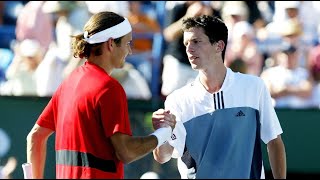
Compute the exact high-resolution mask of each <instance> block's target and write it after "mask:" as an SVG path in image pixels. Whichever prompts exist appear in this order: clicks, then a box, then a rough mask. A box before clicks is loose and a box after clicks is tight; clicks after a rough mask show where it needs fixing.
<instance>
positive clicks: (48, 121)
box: [37, 61, 132, 179]
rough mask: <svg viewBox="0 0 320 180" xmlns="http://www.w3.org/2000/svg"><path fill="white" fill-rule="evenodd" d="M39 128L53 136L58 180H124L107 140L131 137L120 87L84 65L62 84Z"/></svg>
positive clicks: (123, 94)
mask: <svg viewBox="0 0 320 180" xmlns="http://www.w3.org/2000/svg"><path fill="white" fill-rule="evenodd" d="M37 124H38V125H39V126H41V127H46V128H49V129H52V130H54V131H55V133H56V136H55V150H56V178H58V179H60V178H63V179H71V178H76V179H79V178H86V179H92V178H114V179H123V178H124V167H123V163H122V162H121V161H119V160H118V159H117V158H116V155H115V151H114V148H113V146H112V143H111V140H110V137H111V136H112V135H113V134H115V133H117V132H119V133H123V134H127V135H130V136H132V131H131V127H130V121H129V116H128V104H127V98H126V94H125V91H124V89H123V87H122V86H121V85H120V84H119V82H118V81H116V80H115V79H114V78H112V77H110V76H109V75H108V74H107V73H106V72H105V71H104V70H103V69H102V68H100V67H99V66H97V65H95V64H93V63H90V62H88V61H87V62H85V64H84V65H82V66H80V67H78V68H77V69H75V70H74V71H73V72H72V73H71V74H70V76H69V77H68V78H67V79H66V80H65V81H64V82H62V83H61V85H60V86H59V88H58V89H57V91H56V92H55V93H54V95H53V96H52V98H51V100H50V101H49V103H48V105H47V106H46V107H45V109H44V111H43V112H42V113H41V115H40V116H39V118H38V120H37Z"/></svg>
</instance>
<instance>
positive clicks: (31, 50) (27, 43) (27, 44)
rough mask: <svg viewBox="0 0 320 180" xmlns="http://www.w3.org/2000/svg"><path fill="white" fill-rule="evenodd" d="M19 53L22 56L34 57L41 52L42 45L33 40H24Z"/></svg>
mask: <svg viewBox="0 0 320 180" xmlns="http://www.w3.org/2000/svg"><path fill="white" fill-rule="evenodd" d="M19 52H20V55H21V56H25V57H34V56H36V55H37V54H38V53H39V52H41V46H40V43H39V42H38V41H37V40H32V39H26V40H23V41H22V42H21V43H20V45H19Z"/></svg>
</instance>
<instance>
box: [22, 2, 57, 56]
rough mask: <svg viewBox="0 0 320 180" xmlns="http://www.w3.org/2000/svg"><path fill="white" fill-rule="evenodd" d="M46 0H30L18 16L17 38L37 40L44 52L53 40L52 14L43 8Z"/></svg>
mask: <svg viewBox="0 0 320 180" xmlns="http://www.w3.org/2000/svg"><path fill="white" fill-rule="evenodd" d="M44 3H45V1H29V2H28V3H27V4H26V5H25V6H24V7H23V9H22V10H21V12H20V13H19V15H18V17H17V23H16V38H17V41H18V42H21V41H23V40H25V39H34V40H37V41H38V42H39V43H40V45H41V47H42V48H43V49H44V53H45V52H46V51H47V50H48V48H49V45H50V43H51V42H52V41H53V22H52V19H51V16H50V15H49V14H47V13H45V12H44V11H43V9H42V7H43V5H44Z"/></svg>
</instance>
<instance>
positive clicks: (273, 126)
mask: <svg viewBox="0 0 320 180" xmlns="http://www.w3.org/2000/svg"><path fill="white" fill-rule="evenodd" d="M261 84H262V88H261V95H260V100H259V109H260V122H261V139H262V141H263V142H264V143H265V144H267V143H268V142H269V141H271V140H273V139H275V138H277V136H278V135H279V134H281V133H282V132H283V131H282V128H281V126H280V122H279V119H278V116H277V114H276V112H275V109H274V107H273V105H272V98H271V95H270V92H269V91H268V89H267V87H266V86H265V84H264V82H263V81H261Z"/></svg>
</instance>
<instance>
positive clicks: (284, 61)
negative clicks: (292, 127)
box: [261, 45, 313, 108]
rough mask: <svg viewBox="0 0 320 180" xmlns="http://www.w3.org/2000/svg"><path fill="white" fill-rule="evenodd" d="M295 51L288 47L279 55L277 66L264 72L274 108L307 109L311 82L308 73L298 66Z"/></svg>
mask: <svg viewBox="0 0 320 180" xmlns="http://www.w3.org/2000/svg"><path fill="white" fill-rule="evenodd" d="M297 55H298V54H297V49H296V47H294V46H292V45H291V46H288V47H287V48H286V49H285V50H283V53H282V54H279V56H278V59H277V60H276V61H277V62H278V65H276V66H274V67H270V68H268V69H266V70H264V71H263V72H262V74H261V78H262V79H263V80H264V81H265V83H266V85H267V87H268V89H269V91H270V93H271V96H272V98H273V99H274V100H275V101H274V103H275V104H274V105H275V107H276V108H309V107H310V103H309V98H310V97H311V94H312V87H313V86H312V81H311V77H310V74H309V71H308V70H307V69H306V68H304V67H301V66H299V63H298V56H297Z"/></svg>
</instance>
